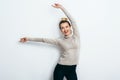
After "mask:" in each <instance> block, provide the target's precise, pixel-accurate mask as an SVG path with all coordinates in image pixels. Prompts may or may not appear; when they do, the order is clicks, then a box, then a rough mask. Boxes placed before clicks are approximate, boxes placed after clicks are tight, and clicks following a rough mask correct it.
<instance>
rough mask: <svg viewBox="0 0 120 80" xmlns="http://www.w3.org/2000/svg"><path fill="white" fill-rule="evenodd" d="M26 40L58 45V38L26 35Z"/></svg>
mask: <svg viewBox="0 0 120 80" xmlns="http://www.w3.org/2000/svg"><path fill="white" fill-rule="evenodd" d="M27 39H28V41H35V42H43V43H49V44H54V45H58V44H59V40H60V39H50V38H31V37H27Z"/></svg>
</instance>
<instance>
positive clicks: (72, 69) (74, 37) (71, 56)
mask: <svg viewBox="0 0 120 80" xmlns="http://www.w3.org/2000/svg"><path fill="white" fill-rule="evenodd" d="M52 6H53V7H54V8H58V9H61V10H62V11H63V12H64V14H65V15H66V16H67V18H68V19H69V21H68V20H67V18H62V20H61V21H60V23H59V28H60V31H61V32H62V34H63V35H64V37H63V39H49V38H30V37H23V38H21V39H20V42H26V41H36V42H44V43H49V44H54V45H57V46H60V47H61V50H62V51H61V56H60V58H59V61H58V63H57V65H56V67H55V69H54V77H53V78H54V80H63V78H64V76H65V77H66V78H67V80H77V74H76V66H77V64H78V56H79V55H78V53H79V47H80V45H79V41H80V35H79V31H78V28H77V25H76V22H75V21H74V19H73V18H72V16H71V15H70V14H69V13H68V11H67V10H66V9H65V8H64V7H63V6H62V5H60V4H58V3H55V4H54V5H52Z"/></svg>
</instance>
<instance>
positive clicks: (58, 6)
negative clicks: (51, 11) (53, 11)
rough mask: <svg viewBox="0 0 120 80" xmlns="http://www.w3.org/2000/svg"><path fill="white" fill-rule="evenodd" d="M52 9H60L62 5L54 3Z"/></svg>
mask: <svg viewBox="0 0 120 80" xmlns="http://www.w3.org/2000/svg"><path fill="white" fill-rule="evenodd" d="M52 6H53V7H54V8H62V5H61V4H59V3H55V4H54V5H52Z"/></svg>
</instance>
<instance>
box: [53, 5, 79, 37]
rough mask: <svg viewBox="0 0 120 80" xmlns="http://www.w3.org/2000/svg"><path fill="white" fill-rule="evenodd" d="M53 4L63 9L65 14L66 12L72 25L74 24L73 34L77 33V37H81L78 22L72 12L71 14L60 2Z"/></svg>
mask: <svg viewBox="0 0 120 80" xmlns="http://www.w3.org/2000/svg"><path fill="white" fill-rule="evenodd" d="M52 6H53V7H55V8H59V9H61V10H62V11H63V12H64V14H65V15H66V16H67V17H68V19H69V20H70V22H71V25H72V27H73V35H75V36H77V37H80V35H79V30H78V28H77V25H76V22H75V20H74V18H73V17H72V16H71V14H70V13H69V12H68V11H67V10H66V9H65V8H64V7H63V6H62V5H60V4H57V3H55V4H54V5H52Z"/></svg>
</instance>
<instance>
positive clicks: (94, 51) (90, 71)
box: [0, 0, 120, 80]
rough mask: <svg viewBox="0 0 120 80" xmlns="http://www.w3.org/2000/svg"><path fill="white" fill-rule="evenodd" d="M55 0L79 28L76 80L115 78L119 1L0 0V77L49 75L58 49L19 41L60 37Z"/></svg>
mask: <svg viewBox="0 0 120 80" xmlns="http://www.w3.org/2000/svg"><path fill="white" fill-rule="evenodd" d="M57 2H58V3H61V4H62V5H63V6H64V7H65V8H66V9H67V10H68V11H69V12H70V14H71V15H72V16H73V18H74V19H75V20H76V23H77V25H78V28H79V31H80V59H79V65H78V67H77V75H78V80H120V58H119V57H120V5H119V4H120V1H119V0H0V80H53V76H52V75H53V70H54V67H55V65H56V63H57V60H58V59H59V49H58V48H57V47H56V46H54V45H51V44H46V43H40V42H27V43H19V40H20V38H21V37H38V38H39V37H46V38H58V37H60V35H61V34H60V31H59V28H58V23H59V20H60V18H61V17H65V15H64V14H63V12H62V11H61V10H59V9H56V8H53V7H52V6H51V5H52V4H53V3H57Z"/></svg>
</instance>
